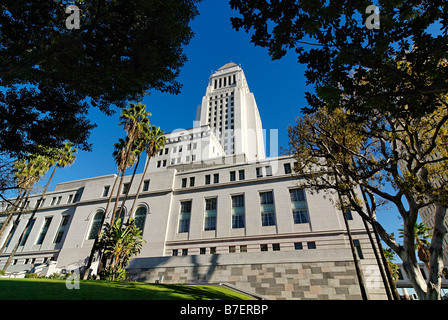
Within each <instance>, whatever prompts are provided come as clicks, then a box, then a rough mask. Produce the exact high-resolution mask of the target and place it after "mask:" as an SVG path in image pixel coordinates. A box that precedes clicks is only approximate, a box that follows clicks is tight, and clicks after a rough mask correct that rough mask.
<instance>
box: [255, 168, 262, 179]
mask: <svg viewBox="0 0 448 320" xmlns="http://www.w3.org/2000/svg"><path fill="white" fill-rule="evenodd" d="M255 172H256V174H257V178H261V177H263V171H262V169H261V167H259V168H256V169H255Z"/></svg>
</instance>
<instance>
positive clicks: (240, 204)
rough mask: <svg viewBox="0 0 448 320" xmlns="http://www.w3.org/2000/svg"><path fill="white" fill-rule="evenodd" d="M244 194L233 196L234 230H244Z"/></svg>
mask: <svg viewBox="0 0 448 320" xmlns="http://www.w3.org/2000/svg"><path fill="white" fill-rule="evenodd" d="M244 214H245V210H244V194H240V195H236V196H232V228H233V229H237V228H244V225H245V218H244Z"/></svg>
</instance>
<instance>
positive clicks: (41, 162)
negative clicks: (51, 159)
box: [0, 154, 48, 254]
mask: <svg viewBox="0 0 448 320" xmlns="http://www.w3.org/2000/svg"><path fill="white" fill-rule="evenodd" d="M47 171H48V165H47V159H46V158H45V157H44V156H42V155H35V154H30V155H29V156H28V158H27V159H20V160H17V161H16V162H15V164H14V167H13V172H14V179H15V180H16V184H17V187H18V188H19V190H21V192H22V196H21V199H20V200H17V201H16V202H15V203H14V205H13V207H12V208H11V211H10V212H9V215H8V217H7V219H6V221H5V223H4V224H3V226H2V229H1V231H0V232H1V233H0V237H1V235H2V234H3V232H4V231H5V230H6V228H7V226H8V225H9V222H10V221H11V220H12V218H13V215H14V214H15V213H16V212H17V211H16V210H15V209H19V208H20V210H19V212H18V215H17V217H16V219H15V220H14V222H13V227H12V229H11V231H10V232H9V235H8V237H7V238H6V240H5V242H4V243H3V246H2V248H1V249H0V254H2V253H3V252H4V250H5V248H6V246H7V245H8V244H9V241H10V239H11V238H12V236H13V234H14V230H15V229H16V228H17V226H18V224H19V222H20V218H21V216H22V213H23V212H24V211H25V209H26V207H27V203H28V197H29V195H30V193H31V189H32V188H33V186H34V184H35V183H37V182H38V181H39V180H40V179H41V178H42V177H43V176H44V175H45V173H46V172H47Z"/></svg>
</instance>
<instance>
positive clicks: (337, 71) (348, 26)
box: [230, 0, 448, 118]
mask: <svg viewBox="0 0 448 320" xmlns="http://www.w3.org/2000/svg"><path fill="white" fill-rule="evenodd" d="M375 3H376V5H377V10H376V12H377V13H378V12H379V17H380V21H379V23H380V24H379V29H371V28H369V27H368V26H367V25H366V22H367V21H366V20H367V19H368V18H369V15H371V14H372V13H371V12H366V9H367V8H368V7H369V6H370V5H372V1H369V0H360V1H350V0H330V1H296V0H283V1H249V0H230V5H231V7H232V9H237V10H238V11H239V13H240V15H241V16H239V17H233V18H232V19H231V20H232V25H233V28H235V29H236V30H240V29H244V30H246V32H249V31H253V32H252V36H251V41H252V42H253V43H254V44H255V45H257V46H261V47H265V48H268V50H269V55H270V56H271V57H272V59H280V58H282V57H283V56H284V55H285V54H286V53H287V52H288V51H289V50H295V52H296V53H297V56H298V62H299V63H302V64H305V65H306V66H307V71H306V72H305V76H306V78H307V80H308V81H307V83H308V84H312V85H313V86H314V92H307V93H306V99H307V101H308V106H307V107H305V108H304V110H305V111H308V112H309V111H316V110H318V109H319V108H322V107H324V106H325V107H327V108H330V109H332V110H333V109H335V108H339V107H340V106H341V105H342V104H344V107H345V108H347V109H348V110H350V111H352V112H356V113H360V114H364V115H365V116H366V117H368V116H370V114H371V112H372V110H380V111H382V112H390V113H391V114H396V113H399V112H401V111H403V110H405V109H406V108H407V110H408V111H409V112H411V113H412V115H413V117H415V118H417V117H420V116H422V115H425V114H426V113H431V112H433V111H434V110H436V109H437V108H438V107H439V106H441V105H443V106H445V108H447V104H446V102H445V101H443V100H441V99H440V97H441V96H442V95H443V94H446V93H447V92H448V82H447V79H448V68H446V63H447V52H448V37H447V30H448V19H447V18H446V12H447V7H448V4H447V2H446V1H443V0H434V1H432V0H431V1H428V0H411V1H409V0H389V1H376V2H375ZM434 30H435V31H434ZM399 62H400V63H402V65H401V68H397V63H399Z"/></svg>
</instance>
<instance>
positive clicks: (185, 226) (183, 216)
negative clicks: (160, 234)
mask: <svg viewBox="0 0 448 320" xmlns="http://www.w3.org/2000/svg"><path fill="white" fill-rule="evenodd" d="M190 216H191V200H188V201H181V202H180V216H179V231H178V232H179V233H181V232H188V231H189V230H190Z"/></svg>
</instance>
